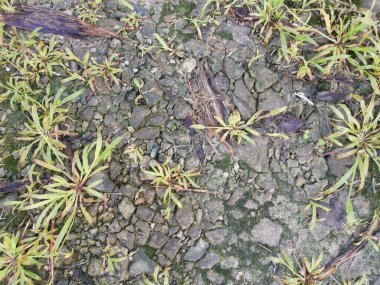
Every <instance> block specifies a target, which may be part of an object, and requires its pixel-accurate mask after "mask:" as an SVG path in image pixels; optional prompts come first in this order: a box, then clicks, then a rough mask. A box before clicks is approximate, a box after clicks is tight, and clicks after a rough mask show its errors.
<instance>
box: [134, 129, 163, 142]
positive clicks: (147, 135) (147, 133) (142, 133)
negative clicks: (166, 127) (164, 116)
mask: <svg viewBox="0 0 380 285" xmlns="http://www.w3.org/2000/svg"><path fill="white" fill-rule="evenodd" d="M159 136H160V128H157V127H145V128H142V129H139V130H138V131H136V132H135V133H133V137H134V138H135V139H138V140H151V139H155V138H158V137H159Z"/></svg>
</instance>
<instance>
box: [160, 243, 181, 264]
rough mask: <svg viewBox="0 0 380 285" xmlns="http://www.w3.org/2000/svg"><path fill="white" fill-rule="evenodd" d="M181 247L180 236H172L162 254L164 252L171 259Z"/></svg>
mask: <svg viewBox="0 0 380 285" xmlns="http://www.w3.org/2000/svg"><path fill="white" fill-rule="evenodd" d="M180 247H181V240H180V239H178V238H172V239H170V240H169V241H168V243H167V244H166V245H165V247H164V248H163V250H162V254H164V255H165V256H166V257H167V258H169V259H170V260H173V259H174V257H175V256H176V254H177V253H178V251H179V248H180Z"/></svg>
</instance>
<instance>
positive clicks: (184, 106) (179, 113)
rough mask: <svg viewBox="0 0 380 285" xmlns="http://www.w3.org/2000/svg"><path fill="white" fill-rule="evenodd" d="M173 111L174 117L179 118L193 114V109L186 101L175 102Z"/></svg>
mask: <svg viewBox="0 0 380 285" xmlns="http://www.w3.org/2000/svg"><path fill="white" fill-rule="evenodd" d="M173 112H174V117H175V118H176V119H177V120H183V119H186V118H187V117H189V116H191V114H192V113H193V109H192V108H191V106H190V105H189V104H188V103H186V102H185V101H179V102H177V103H176V104H175V106H174V109H173Z"/></svg>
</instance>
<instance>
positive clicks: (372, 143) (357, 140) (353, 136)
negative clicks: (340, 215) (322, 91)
mask: <svg viewBox="0 0 380 285" xmlns="http://www.w3.org/2000/svg"><path fill="white" fill-rule="evenodd" d="M351 97H352V98H353V99H354V100H355V101H356V102H357V103H359V105H360V108H359V110H358V112H357V113H354V114H353V113H352V112H351V111H350V109H349V108H348V107H347V105H344V104H339V105H338V108H337V107H335V106H331V110H332V111H333V112H334V115H335V117H336V119H332V125H333V127H334V129H335V132H334V133H332V134H331V135H329V136H328V137H327V139H328V140H330V141H331V142H332V143H334V144H335V145H337V146H338V147H339V149H338V150H337V154H336V155H335V157H336V158H337V159H343V158H347V157H354V159H355V161H354V163H353V165H352V167H351V168H350V169H349V170H348V171H347V172H346V174H344V175H343V177H341V178H340V179H339V181H338V182H337V183H336V184H334V185H333V186H332V187H330V188H329V189H328V190H326V191H324V193H325V194H326V195H327V194H331V193H333V192H334V191H336V190H337V189H339V188H340V187H341V186H343V185H344V184H345V183H346V182H347V181H348V180H349V179H350V178H351V179H352V183H351V185H352V184H353V181H354V177H355V174H356V172H357V171H359V176H360V183H359V186H358V187H357V191H361V190H362V189H363V187H364V184H365V181H366V178H367V176H368V169H369V165H370V162H371V161H372V162H373V163H374V164H375V167H377V169H378V171H379V172H380V160H379V157H378V155H377V151H378V150H379V149H380V126H379V120H380V113H379V112H376V96H375V95H373V96H372V97H371V100H370V101H369V103H368V104H366V102H365V100H364V99H363V98H362V97H361V96H359V95H351Z"/></svg>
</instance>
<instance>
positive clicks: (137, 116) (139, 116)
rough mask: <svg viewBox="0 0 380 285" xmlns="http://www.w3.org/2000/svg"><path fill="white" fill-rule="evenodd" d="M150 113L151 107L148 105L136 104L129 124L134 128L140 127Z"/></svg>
mask: <svg viewBox="0 0 380 285" xmlns="http://www.w3.org/2000/svg"><path fill="white" fill-rule="evenodd" d="M149 114H150V109H149V108H148V107H147V106H135V107H134V108H133V112H132V117H131V119H130V121H129V124H130V125H131V126H132V127H134V128H140V127H142V126H143V125H144V123H145V119H146V118H147V117H148V116H149Z"/></svg>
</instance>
